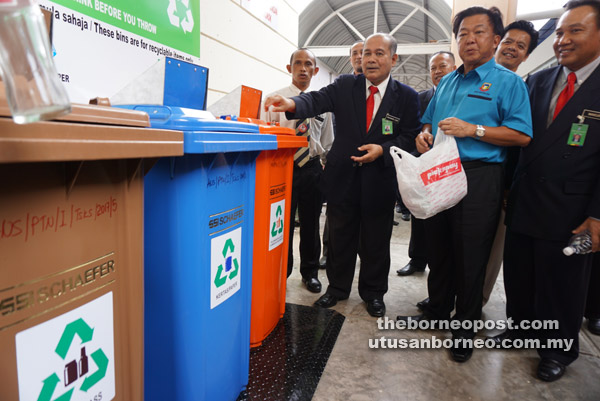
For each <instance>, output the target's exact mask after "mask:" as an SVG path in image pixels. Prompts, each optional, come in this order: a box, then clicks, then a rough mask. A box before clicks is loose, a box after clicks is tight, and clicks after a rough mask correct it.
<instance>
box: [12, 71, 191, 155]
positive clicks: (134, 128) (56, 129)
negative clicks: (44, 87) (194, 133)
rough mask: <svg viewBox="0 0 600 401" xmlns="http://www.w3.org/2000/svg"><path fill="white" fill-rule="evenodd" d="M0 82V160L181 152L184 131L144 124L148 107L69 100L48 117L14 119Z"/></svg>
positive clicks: (148, 122) (173, 153)
mask: <svg viewBox="0 0 600 401" xmlns="http://www.w3.org/2000/svg"><path fill="white" fill-rule="evenodd" d="M11 117H12V115H11V112H10V109H9V107H8V103H7V101H6V97H5V96H4V86H3V85H2V82H0V164H2V163H29V162H48V161H84V160H111V159H136V158H155V157H162V156H180V155H182V154H183V134H182V133H181V132H177V131H171V130H157V129H148V128H147V127H149V126H150V120H149V118H148V115H147V114H146V113H143V112H140V111H133V110H123V109H115V108H113V107H105V106H90V105H83V104H81V105H80V104H73V105H72V112H71V113H69V114H67V115H64V116H61V117H59V118H57V119H55V120H52V121H41V122H36V123H30V124H22V125H21V124H15V123H14V122H13V121H12V118H11Z"/></svg>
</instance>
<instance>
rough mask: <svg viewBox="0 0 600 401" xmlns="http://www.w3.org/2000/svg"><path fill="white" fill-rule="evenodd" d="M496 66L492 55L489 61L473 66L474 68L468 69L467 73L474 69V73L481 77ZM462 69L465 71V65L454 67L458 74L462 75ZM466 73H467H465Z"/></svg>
mask: <svg viewBox="0 0 600 401" xmlns="http://www.w3.org/2000/svg"><path fill="white" fill-rule="evenodd" d="M495 66H496V60H494V58H493V57H492V58H491V59H490V61H488V62H486V63H484V64H482V65H480V66H479V67H477V68H475V69H474V70H471V71H469V74H470V73H471V72H473V71H475V73H476V74H477V75H479V78H480V79H481V78H483V77H484V76H486V75H487V73H488V72H490V71H491V70H492V69H493V68H494V67H495ZM464 71H465V65H464V64H463V65H461V66H460V67H458V68H457V69H456V72H457V73H458V74H460V75H464ZM467 75H468V74H467Z"/></svg>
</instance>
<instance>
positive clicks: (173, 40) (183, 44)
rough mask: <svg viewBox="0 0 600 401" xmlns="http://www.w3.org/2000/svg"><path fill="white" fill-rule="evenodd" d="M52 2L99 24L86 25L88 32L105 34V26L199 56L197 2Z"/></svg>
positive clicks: (198, 4)
mask: <svg viewBox="0 0 600 401" xmlns="http://www.w3.org/2000/svg"><path fill="white" fill-rule="evenodd" d="M52 1H53V2H54V3H56V4H60V5H62V6H65V7H68V8H70V9H71V10H73V11H77V12H79V13H81V14H84V15H87V16H89V17H92V18H94V19H96V20H98V21H100V22H93V23H91V24H90V25H89V26H88V29H89V30H90V31H92V32H97V33H98V34H100V35H102V34H107V30H108V31H109V29H107V28H108V27H104V26H103V24H102V23H106V24H110V25H113V26H115V27H117V28H120V29H123V30H124V31H128V32H130V33H133V34H136V35H139V36H142V37H144V38H147V39H150V40H153V41H155V42H158V43H160V44H163V45H165V46H168V47H171V48H173V49H177V50H180V51H182V52H185V53H188V54H190V55H192V56H195V57H200V1H199V0H103V1H100V0H52ZM110 34H111V33H110V32H108V34H107V36H108V35H110Z"/></svg>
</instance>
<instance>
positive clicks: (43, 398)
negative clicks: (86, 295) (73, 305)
mask: <svg viewBox="0 0 600 401" xmlns="http://www.w3.org/2000/svg"><path fill="white" fill-rule="evenodd" d="M15 341H16V348H17V373H18V378H19V400H20V401H31V400H38V401H50V400H55V399H58V398H59V397H63V396H64V397H65V398H64V399H69V400H70V401H90V400H97V399H102V400H103V401H105V400H112V399H113V398H114V397H115V352H114V330H113V294H112V292H110V293H108V294H105V295H103V296H101V297H100V298H97V299H95V300H93V301H91V302H89V303H87V304H85V305H83V306H80V307H79V308H77V309H73V310H72V311H69V312H67V313H65V314H63V315H60V316H58V317H55V318H54V319H51V320H48V321H46V322H44V323H41V324H39V325H37V326H34V327H31V328H29V329H27V330H24V331H21V332H20V333H17V335H16V336H15ZM68 394H70V395H68ZM60 399H63V398H60Z"/></svg>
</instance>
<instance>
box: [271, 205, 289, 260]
mask: <svg viewBox="0 0 600 401" xmlns="http://www.w3.org/2000/svg"><path fill="white" fill-rule="evenodd" d="M284 210H285V199H283V200H280V201H279V202H275V203H271V222H270V224H269V251H271V250H273V249H275V248H277V247H278V246H279V245H281V244H283V232H284V231H283V230H284V225H285V224H284V221H283V220H284V219H283V217H284V213H283V212H284Z"/></svg>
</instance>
